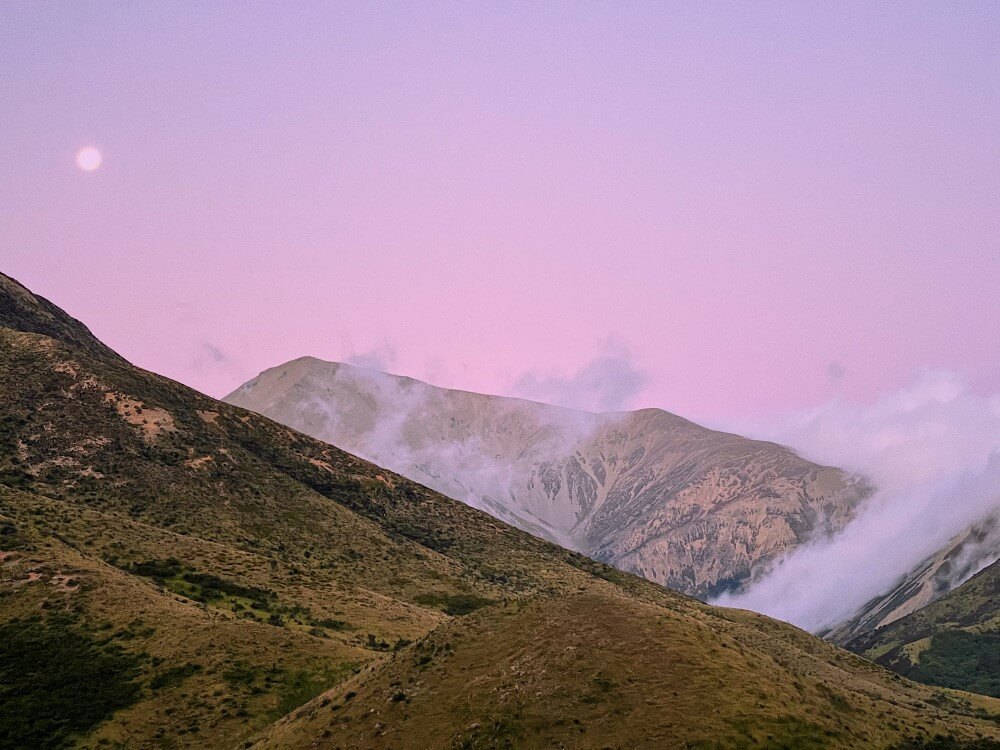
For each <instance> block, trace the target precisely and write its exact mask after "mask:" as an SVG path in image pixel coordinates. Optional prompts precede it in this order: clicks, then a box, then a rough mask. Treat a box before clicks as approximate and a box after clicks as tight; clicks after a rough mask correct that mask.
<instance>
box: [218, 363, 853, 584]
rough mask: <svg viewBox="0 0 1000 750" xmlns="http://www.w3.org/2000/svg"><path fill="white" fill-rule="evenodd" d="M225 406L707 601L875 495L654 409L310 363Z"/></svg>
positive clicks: (261, 382) (759, 445)
mask: <svg viewBox="0 0 1000 750" xmlns="http://www.w3.org/2000/svg"><path fill="white" fill-rule="evenodd" d="M605 369H606V368H605ZM601 371H602V372H603V369H602V370H601ZM586 374H587V373H585V375H586ZM580 380H581V381H582V382H584V383H590V382H591V380H592V378H590V377H584V378H581V379H580ZM616 382H617V381H616ZM574 387H575V386H574ZM226 400H227V401H228V402H230V403H232V404H236V405H238V406H243V407H245V408H248V409H251V410H254V411H257V412H258V413H261V414H264V415H265V416H268V417H270V418H272V419H275V420H277V421H279V422H283V423H284V424H287V425H289V426H291V427H294V428H296V429H298V430H301V431H302V432H305V433H306V434H308V435H311V436H313V437H317V438H319V439H322V440H325V441H327V442H330V443H332V444H333V445H336V446H338V447H341V448H343V449H345V450H348V451H350V452H352V453H355V454H357V455H360V456H362V457H364V458H366V459H368V460H371V461H373V462H376V463H379V464H381V465H383V466H387V467H389V468H391V469H392V470H394V471H397V472H399V473H401V474H403V475H404V476H407V477H409V478H410V479H413V480H415V481H418V482H421V483H422V484H425V485H427V486H429V487H432V488H433V489H436V490H438V491H439V492H442V493H444V494H446V495H448V496H450V497H454V498H456V499H459V500H462V501H463V502H466V503H468V504H469V505H472V506H473V507H477V508H480V509H482V510H485V511H487V512H489V513H491V514H493V515H494V516H496V517H497V518H500V519H502V520H504V521H507V522H508V523H511V524H513V525H515V526H518V527H519V528H521V529H524V530H526V531H529V532H531V533H533V534H536V535H539V536H542V537H544V538H547V539H550V540H552V541H555V542H557V543H559V544H562V545H564V546H566V547H569V548H571V549H574V550H577V551H580V552H583V553H584V554H587V555H590V556H592V557H595V558H596V559H599V560H602V561H605V562H608V563H611V564H613V565H615V566H616V567H619V568H621V569H623V570H627V571H630V572H634V573H637V574H639V575H642V576H644V577H646V578H648V579H650V580H653V581H656V582H658V583H662V584H665V585H668V586H670V587H672V588H675V589H677V590H680V591H684V592H686V593H690V594H693V595H696V596H702V597H705V596H711V595H712V594H714V593H717V592H718V591H721V590H725V589H728V588H733V587H737V586H739V585H741V584H742V583H743V582H745V581H747V580H749V579H751V578H752V577H753V576H754V573H755V571H756V570H757V569H758V568H759V566H761V565H762V564H764V563H766V562H768V561H770V560H772V559H774V558H775V557H777V556H778V555H780V554H782V553H784V552H785V551H787V550H788V549H791V548H794V547H796V546H798V545H801V544H803V543H804V542H806V541H807V540H809V539H813V538H816V537H827V536H829V535H831V534H833V533H834V532H836V531H837V530H839V529H841V528H843V526H844V525H845V524H846V522H847V521H848V520H849V519H850V518H851V517H852V516H853V514H854V513H855V511H856V509H857V507H858V506H859V504H860V503H861V502H862V501H863V499H864V498H865V497H866V496H867V495H868V493H869V492H870V487H869V486H868V484H867V483H866V481H865V480H863V479H862V478H860V477H858V476H852V475H848V474H846V473H844V472H842V471H840V470H838V469H833V468H829V467H825V466H821V465H817V464H814V463H810V462H808V461H805V460H803V459H801V458H800V457H798V456H797V455H795V454H794V453H793V452H792V451H790V450H788V449H786V448H783V447H781V446H779V445H775V444H773V443H769V442H762V441H753V440H747V439H745V438H741V437H739V436H737V435H732V434H728V433H722V432H716V431H713V430H708V429H706V428H704V427H701V426H699V425H696V424H694V423H692V422H690V421H688V420H686V419H683V418H681V417H678V416H676V415H673V414H670V413H668V412H664V411H661V410H657V409H643V410H639V411H635V412H611V413H594V412H587V411H579V410H572V409H565V408H560V407H556V406H550V405H547V404H542V403H537V402H532V401H525V400H521V399H511V398H503V397H498V396H487V395H482V394H476V393H469V392H465V391H456V390H447V389H443V388H437V387H435V386H432V385H428V384H426V383H422V382H420V381H417V380H413V379H410V378H405V377H399V376H395V375H389V374H386V373H382V372H378V371H374V370H368V369H364V368H357V367H353V366H350V365H345V364H339V363H331V362H323V361H321V360H317V359H313V358H308V357H307V358H302V359H297V360H294V361H292V362H289V363H286V364H284V365H280V366H278V367H275V368H272V369H270V370H268V371H266V372H264V373H262V374H261V375H260V376H258V377H257V378H254V379H253V380H251V381H250V382H248V383H246V384H245V385H244V386H242V387H241V388H239V389H237V390H236V391H235V392H233V393H232V394H230V395H229V396H227V397H226Z"/></svg>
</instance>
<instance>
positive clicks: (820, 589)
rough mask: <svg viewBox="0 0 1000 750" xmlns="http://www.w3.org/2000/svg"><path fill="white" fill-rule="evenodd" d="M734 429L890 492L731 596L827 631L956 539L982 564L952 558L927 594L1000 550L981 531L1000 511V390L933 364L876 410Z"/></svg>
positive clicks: (736, 602)
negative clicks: (984, 391) (980, 388)
mask: <svg viewBox="0 0 1000 750" xmlns="http://www.w3.org/2000/svg"><path fill="white" fill-rule="evenodd" d="M733 426H734V427H735V428H736V429H740V430H743V431H744V432H745V433H746V434H750V435H753V436H755V437H759V438H762V439H770V440H778V441H780V442H782V443H784V444H787V445H790V446H792V447H793V448H795V449H796V450H798V451H799V452H800V453H801V454H802V455H803V456H805V457H807V458H810V459H811V460H815V461H821V462H830V463H833V464H835V465H838V466H843V467H845V468H847V469H849V470H852V471H858V472H863V473H864V474H866V475H867V476H870V477H872V478H873V480H874V482H875V484H876V486H877V487H878V491H877V492H876V494H875V495H874V496H873V497H872V498H871V499H870V500H869V501H868V502H867V503H866V504H865V507H864V508H863V509H862V510H861V511H860V512H859V513H858V514H857V516H856V517H855V518H854V519H853V520H852V521H851V523H850V524H848V525H847V526H846V528H845V529H844V530H843V531H842V532H841V533H839V534H838V535H836V536H835V537H833V538H828V539H817V540H815V541H814V542H812V543H810V544H808V545H805V546H803V547H801V548H799V549H796V550H794V551H792V552H790V553H789V554H788V555H787V556H785V557H783V558H782V559H781V560H779V561H778V562H777V564H775V565H774V567H773V569H772V571H771V573H770V574H769V575H767V576H764V577H763V578H762V579H761V580H759V581H757V582H755V583H753V584H752V585H751V586H748V587H747V588H745V589H744V590H743V591H741V592H738V593H735V594H726V595H724V596H721V597H719V598H718V599H717V602H718V603H720V604H727V605H732V606H741V607H748V608H750V609H754V610H756V611H760V612H766V613H768V614H771V615H773V616H776V617H780V618H782V619H785V620H788V621H790V622H794V623H796V624H798V625H801V626H803V627H806V628H808V629H811V630H821V629H827V628H832V627H835V626H838V625H840V624H841V623H844V622H845V621H847V620H849V619H852V618H856V617H859V616H861V615H863V614H864V610H866V609H867V606H866V605H868V604H869V602H870V601H871V600H874V599H879V598H882V597H885V596H887V595H890V594H891V592H893V591H894V590H896V589H897V588H898V587H900V586H902V587H903V588H904V589H905V588H906V587H907V581H908V580H909V581H910V582H911V583H912V580H911V579H912V578H913V576H914V575H917V574H916V573H914V571H917V570H920V569H922V568H925V567H926V566H927V565H928V564H930V563H929V562H928V561H929V560H931V559H933V558H934V557H935V556H943V557H947V551H948V549H949V548H950V547H951V546H954V544H955V538H956V537H960V538H961V539H963V540H964V543H963V544H962V545H961V547H962V550H963V552H962V554H963V556H964V557H965V558H966V559H968V560H974V561H976V564H975V565H956V566H951V567H950V568H949V569H948V571H949V574H948V575H943V574H942V575H941V576H939V577H936V578H935V580H936V583H935V585H934V586H933V587H931V589H928V590H925V592H924V595H925V596H927V595H929V592H930V591H933V592H934V596H940V595H942V594H944V593H946V592H947V591H948V590H949V589H950V588H953V587H955V586H958V585H959V584H961V583H963V581H964V580H965V579H966V578H968V577H969V576H971V575H972V574H974V573H975V572H976V571H977V570H978V569H979V567H982V566H985V565H987V564H989V563H991V562H993V561H994V560H996V559H997V558H1000V543H998V540H997V538H996V536H995V535H993V534H986V535H980V534H975V533H969V532H970V530H971V529H973V528H974V527H976V526H977V524H979V525H981V524H984V523H985V522H986V521H987V519H989V518H990V517H991V516H993V515H995V514H996V513H997V512H1000V395H995V394H994V395H981V394H977V393H975V392H974V391H973V390H972V389H971V388H969V386H968V385H967V384H966V383H965V382H964V381H963V380H962V379H961V378H960V377H958V376H957V375H955V374H953V373H948V372H939V371H929V370H928V371H924V372H921V373H920V374H919V375H918V376H917V377H916V378H915V379H914V380H913V382H911V383H910V384H909V385H907V386H906V387H904V388H902V389H900V390H899V391H897V392H895V393H890V394H886V395H885V396H884V397H882V398H880V399H879V400H877V401H876V402H875V403H873V404H871V405H868V406H859V405H853V404H847V403H844V402H842V401H835V402H831V403H829V404H827V405H825V406H822V407H819V408H816V409H811V410H807V411H803V412H799V413H795V414H790V415H784V416H781V417H778V418H774V419H769V420H760V421H757V422H742V423H736V424H735V425H733ZM917 577H919V575H917ZM921 602H922V603H926V602H927V599H926V598H925V599H922V600H921ZM885 614H888V613H885Z"/></svg>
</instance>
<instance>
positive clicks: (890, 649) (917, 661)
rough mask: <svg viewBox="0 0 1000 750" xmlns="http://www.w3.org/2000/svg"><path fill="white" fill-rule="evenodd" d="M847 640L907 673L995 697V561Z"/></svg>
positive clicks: (998, 654)
mask: <svg viewBox="0 0 1000 750" xmlns="http://www.w3.org/2000/svg"><path fill="white" fill-rule="evenodd" d="M847 646H848V648H850V649H851V650H853V651H856V652H857V653H860V654H863V655H865V656H867V657H868V658H870V659H873V660H874V661H876V662H877V663H879V664H882V665H884V666H887V667H889V668H890V669H893V670H895V671H896V672H899V673H900V674H902V675H905V676H907V677H909V678H910V679H914V680H919V681H921V682H925V683H927V684H929V685H940V686H943V687H951V688H958V689H960V690H970V691H973V692H977V693H983V694H985V695H992V696H996V697H1000V561H997V562H994V563H993V564H991V565H990V566H988V567H987V568H986V569H984V570H982V571H980V572H979V573H976V575H974V576H973V577H972V578H970V579H969V580H968V581H966V582H965V583H963V584H962V585H961V586H959V587H958V588H956V589H955V590H954V591H951V592H949V593H948V594H946V595H944V596H942V597H940V598H939V599H937V600H936V601H934V602H932V603H931V604H928V605H927V606H925V607H922V608H920V609H917V610H916V611H914V612H911V613H910V614H908V615H906V616H904V617H901V618H899V619H897V620H895V621H893V622H891V623H890V624H888V625H884V626H882V627H880V628H878V629H877V630H875V631H873V632H869V633H864V634H862V635H859V636H857V637H856V638H854V639H853V640H851V641H848V642H847Z"/></svg>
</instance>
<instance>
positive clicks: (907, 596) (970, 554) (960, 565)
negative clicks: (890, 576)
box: [821, 512, 1000, 645]
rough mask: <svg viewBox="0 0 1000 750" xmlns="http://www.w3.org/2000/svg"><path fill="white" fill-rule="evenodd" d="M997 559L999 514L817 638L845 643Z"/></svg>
mask: <svg viewBox="0 0 1000 750" xmlns="http://www.w3.org/2000/svg"><path fill="white" fill-rule="evenodd" d="M998 558H1000V512H997V513H993V514H992V515H990V516H988V517H986V518H984V519H983V520H982V521H980V522H978V523H975V524H973V525H972V526H970V527H969V528H968V529H966V530H965V531H963V532H962V533H960V534H957V535H956V536H955V537H954V538H953V539H951V540H950V541H949V542H948V544H946V545H945V546H944V547H942V548H941V549H940V550H938V551H937V552H935V553H934V554H933V555H930V556H929V557H927V559H925V560H923V561H922V562H921V563H920V564H918V565H916V566H915V567H914V568H913V570H911V571H910V572H909V573H908V574H907V575H906V576H904V577H903V578H902V579H901V580H900V581H899V582H898V583H897V584H896V585H895V586H894V587H893V588H892V589H891V590H889V591H887V592H886V593H885V594H882V595H881V596H878V597H875V598H874V599H872V600H871V601H870V602H868V603H867V604H866V605H865V606H864V607H862V608H861V610H860V611H859V612H858V613H857V614H856V615H854V617H852V618H851V619H850V620H848V621H847V622H845V623H842V624H841V625H839V626H837V627H836V628H834V629H833V630H831V631H829V632H827V633H821V635H822V636H823V637H824V638H827V639H829V640H831V641H833V642H834V643H839V644H841V645H843V644H845V643H849V642H850V641H853V640H855V639H857V638H859V637H861V636H863V635H864V634H866V633H870V632H871V631H873V630H876V629H878V628H881V627H885V626H886V625H888V624H890V623H893V622H895V621H897V620H899V619H901V618H903V617H905V616H906V615H908V614H910V613H912V612H916V611H917V610H919V609H920V608H921V607H925V606H927V605H928V604H930V603H931V602H934V601H936V600H937V599H939V598H940V597H942V596H944V595H945V594H947V593H948V592H949V591H951V590H952V589H954V588H956V587H958V586H960V585H961V584H963V583H964V582H965V581H967V580H968V579H969V578H971V577H972V576H973V575H974V574H975V573H977V572H978V571H980V570H982V569H983V568H984V567H986V566H988V565H989V564H991V563H993V562H995V561H996V560H997V559H998Z"/></svg>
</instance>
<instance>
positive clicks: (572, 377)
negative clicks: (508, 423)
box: [510, 339, 648, 412]
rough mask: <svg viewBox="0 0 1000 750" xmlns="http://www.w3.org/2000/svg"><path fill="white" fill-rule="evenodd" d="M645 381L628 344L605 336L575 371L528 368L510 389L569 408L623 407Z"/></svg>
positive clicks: (544, 401)
mask: <svg viewBox="0 0 1000 750" xmlns="http://www.w3.org/2000/svg"><path fill="white" fill-rule="evenodd" d="M647 382H648V377H647V375H646V373H645V372H643V371H642V370H640V369H639V368H638V366H637V365H636V363H635V357H634V355H633V353H632V351H631V350H630V349H629V347H628V346H627V345H625V344H623V343H622V342H620V341H617V340H615V339H608V340H606V341H604V342H603V343H602V344H601V350H600V353H599V354H598V355H597V356H596V357H594V358H593V359H592V360H591V361H590V362H588V363H587V364H585V365H584V366H583V367H581V368H580V369H579V370H577V371H576V372H574V373H572V374H568V375H565V374H553V373H548V374H541V373H538V372H537V371H534V370H531V371H528V372H526V373H524V374H523V375H521V376H520V377H519V378H518V379H517V380H516V381H515V382H514V384H513V385H512V386H511V388H510V392H511V393H512V394H513V395H515V396H520V397H522V398H527V399H531V400H532V401H541V402H543V403H547V404H555V405H557V406H565V407H567V408H571V409H584V410H587V411H594V412H606V411H622V410H624V409H627V408H629V407H630V406H631V405H632V401H633V399H634V398H635V397H636V396H637V395H639V393H641V392H642V389H643V388H645V386H646V384H647Z"/></svg>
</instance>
